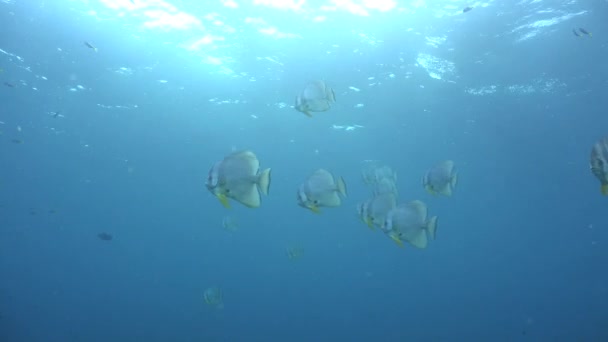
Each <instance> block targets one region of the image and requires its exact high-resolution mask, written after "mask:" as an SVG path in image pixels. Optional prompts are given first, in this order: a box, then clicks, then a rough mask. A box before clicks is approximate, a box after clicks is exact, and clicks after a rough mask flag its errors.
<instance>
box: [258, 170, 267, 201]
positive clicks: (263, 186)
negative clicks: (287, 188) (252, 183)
mask: <svg viewBox="0 0 608 342" xmlns="http://www.w3.org/2000/svg"><path fill="white" fill-rule="evenodd" d="M258 186H259V187H260V191H262V193H263V194H264V195H268V191H269V190H270V168H268V169H265V170H263V171H262V172H261V173H260V175H259V176H258Z"/></svg>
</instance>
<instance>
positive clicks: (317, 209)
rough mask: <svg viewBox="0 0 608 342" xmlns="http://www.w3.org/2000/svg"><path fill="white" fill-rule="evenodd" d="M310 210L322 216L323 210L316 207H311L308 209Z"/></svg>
mask: <svg viewBox="0 0 608 342" xmlns="http://www.w3.org/2000/svg"><path fill="white" fill-rule="evenodd" d="M308 209H310V211H312V212H313V213H315V214H320V213H321V210H320V209H319V207H317V206H316V205H311V206H309V207H308Z"/></svg>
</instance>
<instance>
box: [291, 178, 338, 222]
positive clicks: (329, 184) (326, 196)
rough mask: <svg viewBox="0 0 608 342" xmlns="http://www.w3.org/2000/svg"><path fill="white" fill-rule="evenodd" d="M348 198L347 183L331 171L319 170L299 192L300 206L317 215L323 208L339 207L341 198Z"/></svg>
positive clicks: (302, 185) (303, 184)
mask: <svg viewBox="0 0 608 342" xmlns="http://www.w3.org/2000/svg"><path fill="white" fill-rule="evenodd" d="M339 195H342V196H344V197H346V195H347V194H346V183H345V182H344V179H342V177H337V178H336V177H334V176H333V175H332V174H331V173H330V172H329V171H327V170H324V169H318V170H316V171H315V172H313V173H312V174H311V175H310V176H309V177H308V179H307V180H306V181H305V182H304V183H302V184H301V185H300V187H299V188H298V191H297V200H298V205H299V206H301V207H303V208H307V209H310V210H311V211H312V212H314V213H315V214H318V213H319V212H320V210H319V208H321V207H338V206H340V205H341V204H342V200H341V199H340V196H339Z"/></svg>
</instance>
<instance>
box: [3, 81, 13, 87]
mask: <svg viewBox="0 0 608 342" xmlns="http://www.w3.org/2000/svg"><path fill="white" fill-rule="evenodd" d="M4 85H5V86H7V87H9V88H15V85H14V84H12V83H9V82H4Z"/></svg>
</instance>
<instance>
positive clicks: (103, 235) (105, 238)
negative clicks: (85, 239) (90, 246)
mask: <svg viewBox="0 0 608 342" xmlns="http://www.w3.org/2000/svg"><path fill="white" fill-rule="evenodd" d="M97 237H98V238H99V239H100V240H103V241H111V240H112V239H113V237H112V234H108V233H99V234H97Z"/></svg>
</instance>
